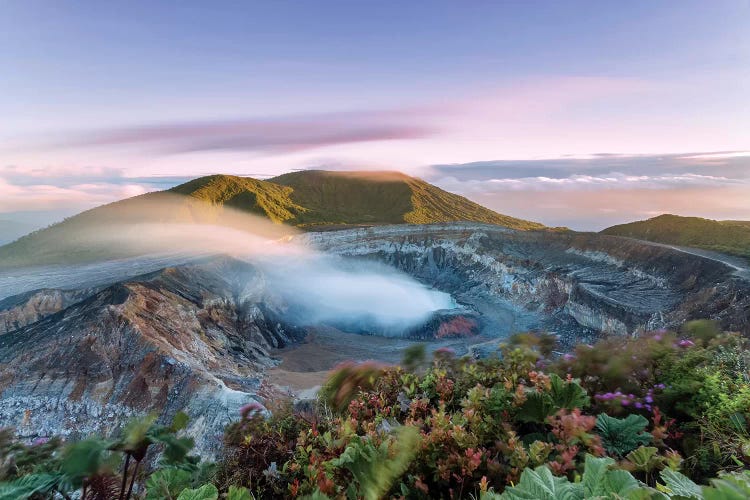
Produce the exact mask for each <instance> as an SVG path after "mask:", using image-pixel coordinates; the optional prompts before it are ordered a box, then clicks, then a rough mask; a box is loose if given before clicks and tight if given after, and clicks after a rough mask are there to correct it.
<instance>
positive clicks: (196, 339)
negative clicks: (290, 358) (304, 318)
mask: <svg viewBox="0 0 750 500" xmlns="http://www.w3.org/2000/svg"><path fill="white" fill-rule="evenodd" d="M42 293H44V296H45V297H61V295H60V294H59V293H58V294H56V293H51V292H49V291H45V292H39V293H37V294H31V295H30V297H29V300H30V304H27V305H26V306H23V305H17V306H16V307H20V310H28V309H33V307H32V305H31V304H36V303H38V302H39V301H38V300H37V297H38V296H39V294H42ZM60 293H62V292H60ZM63 295H64V294H63ZM60 300H62V298H61V299H60ZM56 304H59V301H58V302H57V303H56ZM58 308H59V309H60V310H59V311H57V312H53V313H52V314H48V315H46V317H44V318H43V319H41V320H39V321H36V322H34V323H31V324H27V325H26V326H23V327H21V328H18V329H15V330H12V331H6V332H5V333H4V334H3V335H0V426H14V427H16V428H17V430H18V433H19V434H20V435H21V436H25V437H36V436H47V435H52V434H57V435H59V434H62V435H64V436H83V435H86V434H89V433H92V432H96V433H101V434H109V433H110V432H111V431H113V430H115V429H117V428H118V427H120V426H121V425H122V424H123V423H125V422H126V421H127V420H128V419H129V418H130V417H132V416H133V415H142V414H146V413H149V412H152V411H157V412H158V413H160V415H161V417H162V418H164V419H165V420H168V419H170V418H171V416H172V415H174V413H176V412H177V411H180V410H184V411H186V412H187V413H188V414H189V415H190V416H191V423H190V428H189V429H188V432H189V433H190V434H191V435H193V436H194V437H195V438H196V440H197V445H198V449H199V451H201V452H203V453H210V452H211V451H212V450H215V449H216V448H217V447H218V446H219V444H220V435H221V432H222V430H223V428H224V426H225V425H226V424H227V423H228V422H230V421H231V420H236V419H237V418H238V410H239V408H240V407H241V406H242V405H243V404H246V403H248V402H249V401H252V400H253V397H254V395H255V394H256V392H257V390H258V385H259V383H260V374H261V373H262V371H263V370H264V369H265V368H267V367H270V366H272V365H273V364H274V360H273V359H272V358H271V356H270V355H269V354H268V350H269V349H270V348H272V347H281V346H284V345H286V344H288V343H290V342H294V341H296V340H298V339H300V338H301V337H302V336H303V332H302V331H301V330H300V329H299V328H296V327H294V326H291V325H286V324H285V323H284V321H283V312H284V310H283V304H280V303H277V302H276V301H275V299H274V297H272V296H269V295H268V294H267V293H266V291H265V288H264V283H263V277H262V275H261V274H260V273H259V272H258V271H257V270H256V269H255V268H253V267H252V266H251V265H248V264H245V263H240V262H238V261H234V260H231V259H217V260H213V261H210V262H207V263H203V264H194V265H185V266H180V267H175V268H166V269H164V270H162V271H160V272H156V273H153V274H151V275H148V276H144V277H139V278H137V279H133V280H130V281H125V282H121V283H117V284H114V285H111V286H108V287H104V288H103V289H101V290H97V291H93V292H92V293H91V294H90V295H89V296H88V297H86V298H84V299H82V300H80V301H78V302H76V303H74V304H72V305H70V306H68V307H66V308H62V307H61V306H60V307H58V305H54V307H50V308H49V309H44V310H43V309H41V308H40V309H39V310H38V311H39V314H42V312H43V311H54V310H55V309H58Z"/></svg>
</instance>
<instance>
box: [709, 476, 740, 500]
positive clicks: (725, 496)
mask: <svg viewBox="0 0 750 500" xmlns="http://www.w3.org/2000/svg"><path fill="white" fill-rule="evenodd" d="M703 498H705V499H706V500H746V499H748V498H750V471H743V472H735V473H731V474H722V475H720V476H719V478H718V479H712V480H711V486H705V487H703Z"/></svg>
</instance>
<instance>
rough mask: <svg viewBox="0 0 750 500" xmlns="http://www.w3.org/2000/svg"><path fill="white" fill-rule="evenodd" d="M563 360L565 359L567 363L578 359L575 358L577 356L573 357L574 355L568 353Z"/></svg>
mask: <svg viewBox="0 0 750 500" xmlns="http://www.w3.org/2000/svg"><path fill="white" fill-rule="evenodd" d="M563 359H564V360H565V361H573V360H574V359H576V357H575V356H573V355H572V354H570V353H566V354H564V355H563Z"/></svg>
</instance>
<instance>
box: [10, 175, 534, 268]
mask: <svg viewBox="0 0 750 500" xmlns="http://www.w3.org/2000/svg"><path fill="white" fill-rule="evenodd" d="M247 213H249V214H254V215H259V216H261V217H263V218H265V219H268V220H270V221H272V222H274V223H277V224H278V225H279V226H281V224H285V225H287V226H295V227H300V228H303V229H308V230H309V229H313V230H317V229H326V228H332V227H335V228H338V227H347V226H359V225H374V224H399V223H432V222H451V221H476V222H486V223H490V224H498V225H502V226H507V227H511V228H515V229H522V230H528V229H542V228H544V226H543V225H541V224H538V223H535V222H529V221H525V220H521V219H516V218H513V217H508V216H505V215H501V214H498V213H496V212H493V211H492V210H489V209H487V208H484V207H482V206H481V205H478V204H476V203H474V202H472V201H469V200H467V199H466V198H464V197H462V196H458V195H455V194H452V193H448V192H446V191H443V190H442V189H439V188H437V187H435V186H432V185H430V184H428V183H426V182H424V181H422V180H419V179H415V178H412V177H409V176H406V175H404V174H399V173H396V172H325V171H303V172H296V173H291V174H286V175H282V176H279V177H275V178H273V179H269V180H266V181H262V180H257V179H252V178H249V177H236V176H230V175H211V176H207V177H200V178H198V179H194V180H192V181H189V182H186V183H185V184H181V185H179V186H176V187H174V188H172V189H170V190H168V191H160V192H156V193H148V194H144V195H141V196H136V197H133V198H128V199H125V200H121V201H118V202H115V203H110V204H108V205H104V206H101V207H97V208H94V209H92V210H88V211H86V212H82V213H81V214H78V215H76V216H74V217H71V218H69V219H66V220H65V221H63V222H61V223H59V224H55V225H53V226H51V227H49V228H46V229H43V230H40V231H36V232H34V233H31V234H29V235H27V236H24V237H23V238H20V239H18V240H16V241H15V242H13V243H10V244H8V245H5V246H2V247H0V267H8V266H17V265H28V264H49V263H67V262H80V261H86V260H92V259H97V258H100V257H103V256H106V257H108V258H111V257H124V256H128V255H134V254H138V253H142V252H138V251H134V249H133V247H128V246H127V245H112V243H111V241H112V240H113V238H109V242H103V240H105V239H106V238H102V237H101V236H102V234H103V233H106V232H107V231H109V232H110V233H111V232H112V231H125V230H127V231H132V232H133V233H134V234H132V235H129V236H133V238H130V239H129V240H128V241H131V240H137V239H138V234H137V227H136V226H135V225H137V224H142V223H144V222H148V223H157V224H164V223H188V224H193V223H203V224H216V225H222V226H229V227H233V228H239V229H250V228H248V227H247V226H248V225H249V224H253V222H252V221H251V220H249V219H248V218H247V217H246V216H242V215H241V214H247ZM257 225H258V224H255V225H254V226H253V228H252V229H253V231H254V232H257V231H258V227H255V226H257ZM269 226H271V225H270V224H269ZM267 229H268V228H265V230H267ZM279 229H281V227H279ZM119 235H120V234H119V233H118V234H117V235H116V236H119ZM196 238H200V234H196ZM120 239H121V240H122V239H124V238H120ZM142 243H148V242H142Z"/></svg>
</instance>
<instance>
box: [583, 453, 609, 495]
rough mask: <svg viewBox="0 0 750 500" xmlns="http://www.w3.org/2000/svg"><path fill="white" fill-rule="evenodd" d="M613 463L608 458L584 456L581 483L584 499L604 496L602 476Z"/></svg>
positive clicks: (604, 485) (604, 486)
mask: <svg viewBox="0 0 750 500" xmlns="http://www.w3.org/2000/svg"><path fill="white" fill-rule="evenodd" d="M614 463H615V461H614V460H612V459H611V458H609V457H603V458H597V457H595V456H593V455H586V462H585V469H584V473H583V480H582V481H581V482H582V484H583V490H584V492H585V494H586V498H590V497H595V496H601V495H606V493H607V491H606V489H605V488H606V484H605V481H604V476H605V475H606V473H607V471H608V470H609V467H610V466H611V465H612V464H614Z"/></svg>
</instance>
